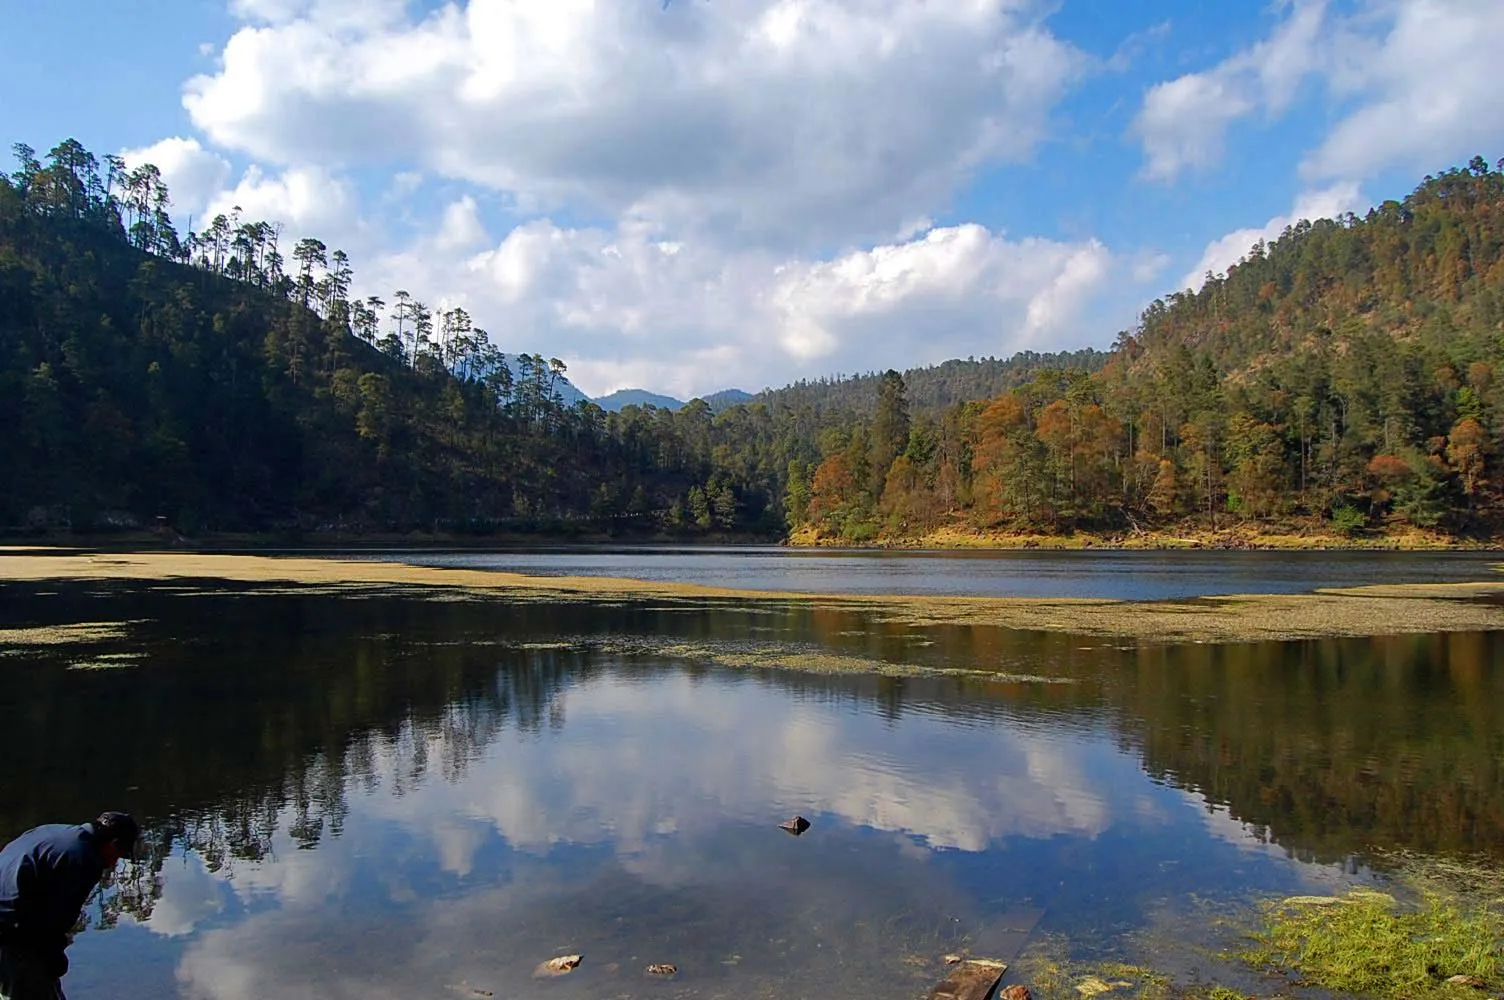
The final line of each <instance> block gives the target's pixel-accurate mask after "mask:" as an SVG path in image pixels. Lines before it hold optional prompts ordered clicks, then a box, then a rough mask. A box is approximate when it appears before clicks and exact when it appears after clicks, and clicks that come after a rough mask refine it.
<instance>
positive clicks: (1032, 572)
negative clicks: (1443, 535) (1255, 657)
mask: <svg viewBox="0 0 1504 1000" xmlns="http://www.w3.org/2000/svg"><path fill="white" fill-rule="evenodd" d="M353 558H367V559H384V560H390V561H396V562H404V563H414V564H417V565H420V566H442V567H452V568H461V569H486V570H496V571H504V572H510V573H525V574H529V575H537V576H608V577H629V578H631V579H636V580H651V581H654V582H665V583H694V584H703V585H706V586H714V587H731V588H737V589H746V590H771V591H786V592H796V593H817V594H831V593H840V594H916V595H918V594H925V595H966V596H973V597H1091V598H1112V599H1117V600H1130V601H1161V600H1172V599H1178V598H1185V597H1204V596H1210V595H1216V594H1295V593H1304V592H1306V591H1311V590H1315V589H1317V588H1318V587H1358V586H1365V585H1369V584H1387V583H1463V582H1469V581H1475V580H1489V579H1492V578H1495V577H1497V576H1498V571H1497V570H1496V569H1495V568H1494V567H1496V566H1499V565H1504V553H1499V552H1243V551H1174V552H1154V551H1085V550H1068V551H1054V552H1041V551H1037V550H1030V551H989V552H965V551H949V552H916V551H902V550H900V551H883V550H831V549H790V548H782V547H777V546H762V547H752V546H747V547H735V548H730V547H728V548H713V547H704V546H702V547H679V548H673V547H649V546H640V547H631V546H624V547H620V548H611V547H606V546H580V547H575V548H569V547H557V548H541V549H519V550H509V551H498V552H423V551H401V552H386V553H366V554H361V555H357V556H354V557H353Z"/></svg>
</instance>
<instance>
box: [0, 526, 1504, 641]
mask: <svg viewBox="0 0 1504 1000" xmlns="http://www.w3.org/2000/svg"><path fill="white" fill-rule="evenodd" d="M1494 568H1495V570H1496V571H1498V570H1499V569H1500V568H1501V567H1494ZM61 581H130V582H137V583H152V582H158V583H165V582H169V581H171V582H175V583H178V584H182V583H188V582H192V581H218V582H226V583H246V584H255V585H265V586H294V587H300V588H310V589H311V590H312V591H314V592H320V593H332V594H340V593H350V594H352V595H355V594H362V595H369V594H371V593H372V592H373V591H383V590H385V591H390V592H391V593H393V594H409V595H432V596H438V595H441V594H446V593H453V592H456V591H458V592H461V593H463V594H467V595H469V596H471V597H473V598H495V599H503V600H505V599H508V598H510V599H513V600H528V601H537V600H555V601H557V600H576V601H584V602H592V601H613V600H614V601H619V600H624V599H626V600H631V599H643V600H654V599H674V600H684V601H695V600H698V601H704V602H726V601H738V602H749V603H755V602H780V603H797V604H801V605H804V606H807V607H811V608H815V609H826V608H828V609H837V610H851V611H862V612H867V613H870V614H872V615H874V616H875V617H876V618H878V619H879V620H882V621H887V622H893V623H897V624H910V625H914V626H921V627H922V626H938V625H971V626H987V627H998V628H1008V629H1019V630H1026V631H1039V632H1059V633H1064V634H1071V635H1091V636H1104V637H1114V638H1120V639H1136V640H1141V641H1146V642H1160V643H1165V642H1168V643H1175V642H1201V643H1228V642H1255V641H1266V640H1293V639H1319V638H1339V637H1367V636H1379V635H1400V634H1409V635H1414V634H1423V633H1439V632H1472V631H1494V630H1504V573H1501V574H1500V576H1499V578H1498V579H1497V580H1480V581H1477V582H1474V583H1445V584H1379V585H1370V586H1361V587H1346V588H1322V589H1318V590H1315V591H1312V592H1308V593H1303V594H1234V595H1225V596H1210V597H1198V598H1190V599H1182V600H1172V601H1122V600H1111V599H1102V598H1027V597H941V596H902V595H856V594H814V593H807V592H793V591H763V590H742V589H733V588H727V587H710V586H704V585H699V584H688V583H658V582H650V581H642V580H633V579H626V578H620V577H567V576H527V575H523V574H519V573H503V572H492V571H487V570H470V569H443V568H436V567H424V566H415V565H410V564H407V563H387V562H363V561H354V560H340V559H320V558H311V557H306V556H304V557H299V556H288V557H274V556H261V555H223V554H206V553H190V552H170V551H169V552H131V553H125V552H78V551H58V550H53V551H45V550H43V551H39V550H35V549H33V550H29V551H15V550H10V551H0V583H47V582H61ZM1491 597H1492V598H1501V599H1500V600H1498V601H1495V602H1488V601H1485V600H1481V599H1483V598H1491Z"/></svg>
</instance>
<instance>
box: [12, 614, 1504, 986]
mask: <svg viewBox="0 0 1504 1000" xmlns="http://www.w3.org/2000/svg"><path fill="white" fill-rule="evenodd" d="M101 621H130V622H133V623H134V624H131V625H129V626H128V627H126V628H125V630H124V634H123V635H122V636H120V637H118V638H113V639H106V640H104V641H102V642H98V643H93V644H88V645H83V646H53V647H46V648H35V649H32V650H29V651H22V652H15V651H12V653H11V654H10V655H6V656H3V657H0V709H3V710H4V712H5V714H6V718H7V725H6V726H5V727H3V729H0V750H3V753H4V759H5V761H6V765H5V768H4V770H3V772H0V774H3V782H0V835H3V836H5V837H9V836H11V835H14V834H15V833H16V832H19V831H20V830H22V829H24V828H26V827H28V826H30V825H32V824H34V823H37V822H44V821H55V820H59V819H74V818H83V817H86V816H88V815H91V814H93V813H94V812H97V811H98V810H100V809H102V808H107V807H110V808H116V807H120V808H128V809H132V810H134V811H135V812H137V813H138V814H139V815H141V816H142V817H143V818H144V819H146V820H147V821H148V823H149V825H150V828H151V830H152V837H153V848H152V851H151V852H150V855H151V858H152V861H151V863H150V865H149V869H150V870H149V871H148V872H147V873H146V874H145V875H144V876H141V877H138V878H137V879H136V880H135V881H134V882H132V883H130V884H128V885H127V886H125V887H124V888H125V892H124V894H122V893H120V892H118V891H112V892H111V893H110V894H108V895H107V896H106V897H105V898H104V899H103V900H101V901H99V902H96V903H95V904H94V906H93V908H94V909H95V911H96V915H95V919H96V921H97V920H98V919H99V917H100V916H101V915H103V916H104V918H105V921H106V922H107V923H110V922H114V923H115V926H113V927H111V928H110V929H108V930H104V931H101V930H99V929H97V928H93V929H90V930H87V931H85V932H84V933H83V934H82V935H81V936H80V938H79V940H78V943H77V944H76V945H75V946H74V949H73V958H74V970H75V971H74V973H73V974H72V975H70V976H69V978H68V982H67V985H68V987H69V991H70V994H71V995H73V996H74V997H75V998H80V997H88V996H104V995H109V996H118V997H171V996H183V997H213V998H223V1000H250V998H253V997H256V998H260V997H268V996H277V997H346V996H348V997H355V996H360V997H363V998H370V997H399V996H400V997H411V996H436V997H442V996H450V997H454V996H461V997H463V996H466V995H477V994H471V993H467V992H466V991H467V990H470V989H472V988H479V989H482V990H487V991H491V992H493V993H494V994H495V995H496V996H507V997H533V996H537V997H553V996H558V997H582V998H583V997H593V998H599V997H664V996H684V997H719V996H726V997H729V996H736V997H738V998H746V997H749V996H752V997H761V996H768V997H772V996H815V995H822V996H853V997H854V996H859V995H860V996H864V997H873V998H878V1000H881V998H885V997H893V998H899V997H911V996H913V995H916V994H917V993H922V992H923V991H924V989H926V988H927V987H928V986H929V985H932V984H933V983H934V982H935V981H938V979H940V978H941V977H942V976H943V975H944V969H943V966H942V965H941V964H940V962H939V959H940V956H942V955H943V954H945V953H947V952H951V951H959V950H971V951H972V952H974V953H977V954H994V955H999V956H1001V957H1004V958H1012V957H1014V954H1015V953H1016V952H1017V951H1018V950H1019V948H1020V947H1023V946H1024V945H1026V944H1028V943H1029V942H1039V941H1044V940H1052V939H1054V938H1056V937H1057V936H1058V937H1063V938H1064V939H1065V940H1067V941H1069V942H1070V947H1071V948H1072V949H1074V950H1077V951H1082V952H1086V953H1093V954H1101V955H1112V956H1118V957H1123V958H1128V959H1133V960H1142V959H1144V958H1145V957H1146V956H1145V955H1144V954H1143V951H1144V949H1145V948H1146V947H1148V946H1147V945H1146V944H1145V941H1153V940H1159V939H1164V938H1168V939H1173V940H1175V941H1176V942H1178V944H1180V945H1181V946H1183V947H1189V946H1190V945H1192V944H1196V943H1198V942H1201V941H1202V939H1204V938H1206V935H1208V934H1210V933H1212V932H1211V931H1210V930H1209V929H1208V928H1209V927H1210V926H1211V925H1210V921H1208V920H1206V919H1205V917H1206V908H1208V907H1211V908H1214V909H1217V908H1222V907H1227V906H1232V907H1237V906H1240V905H1242V904H1243V903H1245V902H1246V901H1247V900H1248V899H1250V898H1252V897H1254V896H1257V895H1260V894H1265V893H1290V892H1302V891H1312V890H1314V891H1324V890H1326V889H1329V888H1331V887H1333V886H1335V885H1338V884H1342V883H1345V882H1349V881H1353V880H1363V879H1365V878H1367V877H1369V875H1368V872H1369V869H1370V868H1371V867H1377V868H1378V869H1379V871H1380V872H1382V871H1383V870H1384V868H1385V866H1386V865H1387V864H1388V863H1389V859H1391V858H1392V856H1393V852H1397V851H1405V852H1411V853H1419V854H1423V855H1449V856H1450V855H1461V854H1476V853H1479V852H1481V853H1483V854H1484V855H1486V856H1489V857H1492V858H1494V859H1496V860H1497V859H1501V858H1504V677H1501V676H1500V673H1499V671H1498V670H1497V669H1496V667H1495V666H1494V665H1495V664H1496V663H1499V662H1504V636H1500V635H1472V634H1459V635H1449V636H1445V637H1428V636H1418V637H1402V638H1379V639H1371V640H1342V641H1324V642H1310V643H1298V644H1272V643H1271V644H1253V645H1242V646H1238V645H1233V646H1182V647H1166V646H1158V645H1144V646H1142V647H1140V646H1137V645H1131V644H1121V643H1119V644H1110V643H1104V642H1103V641H1101V640H1096V639H1082V638H1080V637H1072V636H1065V635H1055V634H1038V633H1026V632H1016V631H1008V630H1000V629H992V628H973V627H957V626H947V627H935V628H916V627H911V626H904V625H897V624H893V623H875V622H872V621H870V620H868V619H866V618H863V617H862V616H860V615H859V614H854V613H848V612H835V611H828V610H815V609H812V608H810V607H808V606H806V605H802V604H799V603H783V602H764V603H746V602H743V603H724V602H673V603H662V604H654V605H644V604H626V603H624V604H620V605H602V604H563V603H561V604H527V605H508V604H506V603H505V602H503V601H501V600H496V599H487V600H477V601H448V600H434V601H422V600H416V599H411V598H404V599H398V598H380V597H375V598H373V597H362V598H353V597H334V596H315V595H300V594H297V593H291V594H289V593H285V592H283V593H262V592H257V591H255V590H254V589H247V588H230V587H221V588H211V589H210V590H208V591H207V592H195V591H188V590H182V589H177V590H174V589H173V588H168V587H152V586H149V585H141V586H132V587H114V586H112V587H96V586H92V585H68V586H53V585H46V586H31V585H28V586H17V585H0V628H5V627H14V626H18V625H23V624H24V625H37V626H45V625H55V624H64V623H68V622H101ZM784 658H787V659H789V660H797V662H801V663H806V664H811V665H814V666H816V667H819V666H821V665H828V666H840V665H846V666H850V665H852V664H856V663H863V662H866V663H868V664H873V663H880V664H886V665H889V666H892V667H899V668H905V669H911V668H920V669H921V672H919V673H918V674H917V675H915V676H876V675H873V674H843V673H824V672H815V673H811V672H800V671H791V670H784V669H777V668H765V667H747V666H738V665H737V664H746V663H748V662H759V663H776V662H778V661H779V660H780V659H784ZM947 670H957V671H964V672H956V673H946V672H945V671H947ZM978 670H981V671H993V672H995V675H994V676H987V675H986V674H978V673H976V671H978ZM793 813H800V814H802V815H804V816H806V817H808V818H809V819H810V820H811V821H812V823H813V827H812V829H811V830H810V831H809V832H808V833H807V834H805V835H804V836H803V837H799V838H794V837H790V836H787V835H785V834H784V833H782V832H781V831H779V830H778V829H777V828H776V824H777V823H778V822H779V821H780V820H782V819H784V818H786V817H787V816H789V815H791V814H793ZM101 908H102V909H101ZM571 952H579V953H582V954H584V956H585V961H584V963H583V964H582V965H581V967H580V968H579V969H578V970H577V971H576V972H574V973H571V974H570V975H568V976H566V977H563V978H561V979H558V980H552V981H546V982H544V981H538V980H534V979H533V978H532V977H531V972H532V970H533V968H534V966H535V965H536V964H537V963H538V962H540V961H542V960H544V959H547V958H550V957H552V956H554V955H558V954H565V953H571ZM1197 954H1199V953H1197ZM1170 960H1171V961H1172V963H1181V964H1185V963H1189V967H1190V968H1191V969H1192V971H1193V972H1195V971H1196V969H1197V966H1196V963H1197V962H1204V961H1207V960H1205V959H1202V958H1196V957H1195V956H1194V955H1192V956H1191V957H1190V958H1187V957H1186V954H1185V953H1182V954H1179V955H1177V956H1170ZM652 962H672V963H675V964H677V965H678V966H679V968H680V972H679V974H678V975H677V976H675V977H674V978H672V979H670V980H657V979H651V978H649V977H647V976H646V975H645V974H644V971H643V969H644V967H645V966H646V965H647V964H648V963H652ZM1202 971H1203V973H1204V974H1207V975H1211V974H1212V973H1210V972H1206V971H1205V970H1202ZM1215 974H1216V975H1219V976H1220V975H1223V974H1229V975H1231V974H1235V972H1234V971H1233V970H1226V969H1220V968H1219V969H1217V970H1215Z"/></svg>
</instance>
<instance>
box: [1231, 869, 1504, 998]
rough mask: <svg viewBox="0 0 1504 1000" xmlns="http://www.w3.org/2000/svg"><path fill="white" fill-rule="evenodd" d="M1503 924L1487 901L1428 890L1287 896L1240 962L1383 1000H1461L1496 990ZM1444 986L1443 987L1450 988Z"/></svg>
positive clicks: (1503, 954) (1503, 976) (1271, 909)
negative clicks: (1410, 897)
mask: <svg viewBox="0 0 1504 1000" xmlns="http://www.w3.org/2000/svg"><path fill="white" fill-rule="evenodd" d="M1501 939H1504V917H1501V914H1500V913H1499V911H1498V910H1497V909H1496V908H1493V907H1490V906H1488V905H1486V904H1477V903H1469V902H1465V901H1463V900H1460V899H1456V898H1450V897H1446V896H1442V895H1439V894H1436V893H1430V892H1428V893H1426V894H1425V895H1424V896H1423V897H1422V899H1421V901H1420V902H1419V903H1418V904H1417V905H1414V906H1406V905H1402V904H1401V903H1400V902H1399V901H1397V900H1396V899H1395V898H1394V897H1393V896H1391V895H1389V894H1388V893H1383V892H1375V891H1373V890H1367V889H1356V890H1352V891H1350V892H1348V893H1347V894H1346V895H1343V896H1334V897H1324V896H1315V897H1313V896H1295V897H1291V898H1289V899H1284V900H1280V901H1278V902H1274V903H1269V904H1267V905H1266V906H1265V907H1264V924H1263V926H1262V927H1261V928H1260V929H1259V930H1257V931H1256V932H1255V933H1254V935H1253V942H1254V944H1253V947H1251V948H1249V949H1248V950H1246V951H1245V952H1244V953H1243V955H1242V957H1243V958H1244V960H1245V961H1247V962H1248V963H1249V964H1250V965H1253V966H1255V967H1257V968H1265V969H1269V970H1271V971H1276V972H1283V973H1285V974H1287V975H1289V976H1291V977H1292V978H1294V979H1295V980H1297V981H1298V982H1301V983H1307V984H1311V985H1315V986H1320V987H1322V988H1324V989H1328V990H1335V991H1338V992H1342V993H1352V994H1358V995H1362V996H1370V997H1381V998H1395V1000H1398V998H1401V997H1405V998H1425V997H1438V998H1439V997H1453V998H1458V997H1464V996H1470V995H1476V994H1475V993H1474V992H1473V990H1474V987H1473V986H1472V985H1471V984H1472V983H1474V982H1482V983H1484V984H1485V985H1488V986H1498V985H1500V984H1501V983H1504V946H1501ZM1449 980H1450V981H1449Z"/></svg>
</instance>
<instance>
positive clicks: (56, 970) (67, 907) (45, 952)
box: [0, 812, 141, 1000]
mask: <svg viewBox="0 0 1504 1000" xmlns="http://www.w3.org/2000/svg"><path fill="white" fill-rule="evenodd" d="M140 832H141V831H140V828H139V827H138V826H137V825H136V821H135V820H134V819H132V818H131V816H130V815H129V814H128V813H121V812H107V813H105V814H103V815H102V816H100V817H99V818H98V819H96V820H95V821H94V822H92V823H84V824H82V825H79V826H67V825H63V824H49V825H47V826H39V827H37V828H36V829H34V830H28V831H27V832H25V833H23V834H21V836H19V837H17V838H16V839H15V840H13V841H11V842H10V843H9V844H6V845H5V847H4V849H3V850H0V1000H61V998H62V996H63V987H62V983H61V982H59V980H61V979H62V977H63V976H65V975H67V974H68V953H67V948H68V945H69V943H70V942H71V941H72V938H71V932H72V930H73V928H74V925H76V924H77V923H78V918H79V915H80V913H81V912H82V911H83V908H84V903H85V902H87V901H88V898H89V894H90V893H92V892H93V891H94V887H95V886H97V885H98V884H99V880H100V879H101V878H102V877H103V876H104V873H105V872H107V871H113V870H114V868H115V864H116V862H118V861H119V860H120V859H121V858H122V857H126V856H129V855H131V853H132V851H133V850H134V848H135V846H136V838H137V837H138V836H139V835H140Z"/></svg>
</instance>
